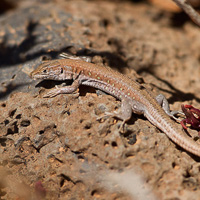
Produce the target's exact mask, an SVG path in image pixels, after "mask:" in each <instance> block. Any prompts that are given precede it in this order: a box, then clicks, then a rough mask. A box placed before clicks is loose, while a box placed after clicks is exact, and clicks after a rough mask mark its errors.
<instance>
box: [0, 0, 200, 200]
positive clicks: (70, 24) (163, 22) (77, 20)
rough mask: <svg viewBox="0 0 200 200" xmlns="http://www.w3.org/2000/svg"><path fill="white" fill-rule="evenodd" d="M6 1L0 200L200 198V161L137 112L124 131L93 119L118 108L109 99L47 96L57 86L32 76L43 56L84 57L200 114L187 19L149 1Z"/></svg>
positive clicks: (198, 58)
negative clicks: (192, 108) (31, 73)
mask: <svg viewBox="0 0 200 200" xmlns="http://www.w3.org/2000/svg"><path fill="white" fill-rule="evenodd" d="M2 2H4V4H2V8H1V10H0V12H1V13H0V14H1V15H0V26H1V30H0V47H1V48H0V99H1V102H0V152H1V156H0V177H1V178H0V199H2V200H3V199H20V200H21V199H23V200H24V199H70V200H72V199H73V200H74V199H77V200H78V199H108V200H109V199H110V200H111V199H113V200H114V199H115V200H117V199H119V200H125V199H127V200H129V199H136V200H141V199H156V198H157V199H162V200H175V199H176V200H178V199H180V200H188V199H190V200H196V199H200V173H199V172H200V163H199V161H200V159H199V158H198V157H196V156H194V155H191V154H189V153H188V152H186V151H185V150H183V149H182V148H180V147H179V146H177V145H176V144H174V143H173V142H172V141H171V140H170V139H169V138H168V137H167V136H166V135H165V134H164V133H163V132H161V131H160V130H158V129H157V128H156V127H155V126H153V125H152V124H151V123H150V122H148V120H146V119H145V118H144V117H143V116H138V115H133V116H132V118H131V120H130V121H129V122H128V123H127V124H126V125H125V132H124V134H122V133H120V132H119V126H120V124H121V121H120V120H117V119H112V118H108V119H105V120H104V119H100V120H98V118H100V117H101V116H103V115H104V113H105V112H106V111H108V112H112V111H114V110H117V109H118V108H119V107H120V102H119V101H118V100H117V99H115V98H114V97H112V96H110V95H106V94H104V93H101V92H99V91H96V90H95V89H91V88H89V87H80V88H79V93H75V94H68V95H66V94H63V95H59V96H56V97H54V98H43V95H44V94H45V93H46V92H47V91H48V90H49V89H51V88H53V87H54V86H55V85H56V84H60V83H58V82H54V81H42V82H39V81H33V80H31V79H30V78H29V76H28V75H29V73H30V72H31V71H32V70H33V69H35V68H36V67H37V65H38V64H40V63H41V60H42V59H43V60H44V59H55V58H58V56H59V54H60V53H62V52H67V53H73V54H76V55H86V56H91V57H92V58H93V61H94V62H95V63H97V64H103V65H108V66H110V67H111V68H113V69H115V70H118V71H120V72H121V73H124V74H127V75H129V76H130V77H131V78H133V79H134V80H136V79H137V80H139V81H140V82H141V83H143V82H144V84H145V86H146V87H147V88H148V89H149V90H150V91H152V93H154V95H155V96H156V95H157V94H159V93H162V94H164V95H165V96H166V97H167V99H168V100H169V103H170V108H171V109H172V110H180V109H181V104H191V105H193V106H194V107H197V108H199V107H200V106H199V103H200V95H199V94H200V87H199V85H200V79H199V77H200V68H199V64H200V63H199V62H200V52H199V49H200V40H199V38H200V31H199V28H198V27H197V26H196V25H195V24H193V23H192V22H191V20H190V19H189V18H188V17H187V16H186V15H185V14H184V13H181V12H180V13H174V12H170V10H163V9H162V8H160V7H157V6H155V5H154V4H153V5H152V4H150V3H149V2H146V1H101V0H99V1H89V0H88V1H84V0H77V1H63V0H55V1H23V0H21V1H18V3H16V2H15V1H2ZM3 8H4V9H3ZM135 71H136V72H137V73H136V72H135ZM177 127H179V128H180V129H181V125H180V124H178V123H177ZM188 131H189V133H190V135H191V136H192V137H193V138H194V139H195V140H196V142H197V143H199V135H198V132H197V131H195V130H192V129H188Z"/></svg>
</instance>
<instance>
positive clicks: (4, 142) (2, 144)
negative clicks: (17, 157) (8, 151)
mask: <svg viewBox="0 0 200 200" xmlns="http://www.w3.org/2000/svg"><path fill="white" fill-rule="evenodd" d="M6 140H7V139H6V138H0V144H1V146H2V147H5V146H6Z"/></svg>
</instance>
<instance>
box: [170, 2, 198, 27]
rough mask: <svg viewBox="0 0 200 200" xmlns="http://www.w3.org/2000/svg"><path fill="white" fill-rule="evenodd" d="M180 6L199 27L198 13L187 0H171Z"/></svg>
mask: <svg viewBox="0 0 200 200" xmlns="http://www.w3.org/2000/svg"><path fill="white" fill-rule="evenodd" d="M173 1H174V2H175V3H176V4H177V5H178V6H179V7H180V8H182V9H183V10H184V12H186V13H187V14H188V15H189V17H190V18H191V19H192V20H193V22H194V23H196V24H197V25H198V26H199V27H200V15H199V14H198V13H197V12H196V11H195V10H194V8H193V7H192V6H191V5H190V4H189V3H188V2H187V0H173Z"/></svg>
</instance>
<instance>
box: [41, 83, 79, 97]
mask: <svg viewBox="0 0 200 200" xmlns="http://www.w3.org/2000/svg"><path fill="white" fill-rule="evenodd" d="M79 82H80V81H79V79H76V80H74V82H73V83H72V85H70V86H65V87H61V88H58V87H56V89H52V90H50V92H48V93H47V94H45V95H44V96H43V97H54V96H57V95H59V94H72V93H73V92H75V91H76V90H77V89H78V87H79V85H80V83H79Z"/></svg>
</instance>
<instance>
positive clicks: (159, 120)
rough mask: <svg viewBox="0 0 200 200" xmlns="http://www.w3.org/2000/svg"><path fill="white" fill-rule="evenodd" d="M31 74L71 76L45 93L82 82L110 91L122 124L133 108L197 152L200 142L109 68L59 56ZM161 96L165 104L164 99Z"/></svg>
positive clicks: (146, 94)
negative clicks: (118, 105)
mask: <svg viewBox="0 0 200 200" xmlns="http://www.w3.org/2000/svg"><path fill="white" fill-rule="evenodd" d="M30 76H31V77H32V78H33V79H43V80H44V79H50V80H68V79H73V80H74V83H73V84H72V85H71V86H66V87H63V88H56V89H53V90H52V91H51V92H49V93H48V94H47V95H46V96H45V97H53V96H55V95H58V94H61V93H72V92H74V91H76V89H77V88H78V87H79V85H81V84H82V85H88V86H91V87H95V88H97V89H100V90H102V91H104V92H106V93H109V94H111V95H112V96H115V97H116V98H118V99H120V100H121V101H122V111H121V112H120V113H115V114H113V115H112V116H116V117H118V118H120V119H122V120H123V124H124V123H125V122H126V121H127V120H129V119H130V117H131V114H132V112H134V113H136V114H143V115H144V116H145V117H146V118H147V119H148V120H149V121H150V122H151V123H152V124H153V125H155V126H156V127H158V128H159V129H161V130H162V131H163V132H164V133H165V134H166V135H167V136H168V137H169V138H170V139H171V140H172V141H174V142H175V143H176V144H178V145H179V146H181V147H182V148H183V149H185V150H186V151H188V152H190V153H192V154H194V155H197V156H200V145H198V144H197V143H196V142H194V141H193V140H192V139H191V138H190V137H188V136H186V135H183V132H181V131H179V130H178V129H177V128H176V126H177V125H176V124H175V122H174V121H173V120H172V119H171V118H170V117H169V116H168V115H167V114H166V113H168V114H170V113H169V111H168V109H167V108H166V109H165V110H163V108H162V107H161V106H160V104H159V103H158V102H157V101H156V100H155V99H154V98H153V97H152V95H151V94H150V92H149V91H148V90H147V89H146V88H144V87H143V86H141V85H140V84H138V83H137V82H135V81H133V80H132V79H130V78H129V77H127V76H125V75H123V74H121V73H119V72H117V71H114V70H112V69H111V68H108V67H103V66H99V65H95V64H92V63H88V62H85V61H81V60H74V59H59V60H53V61H48V62H44V63H42V64H41V65H40V66H39V67H38V68H37V69H36V70H34V71H33V72H32V73H31V75H30ZM163 98H164V97H163ZM163 100H164V101H165V104H166V102H167V101H166V99H165V98H164V99H163ZM109 115H111V114H110V113H109ZM170 115H171V114H170Z"/></svg>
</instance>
